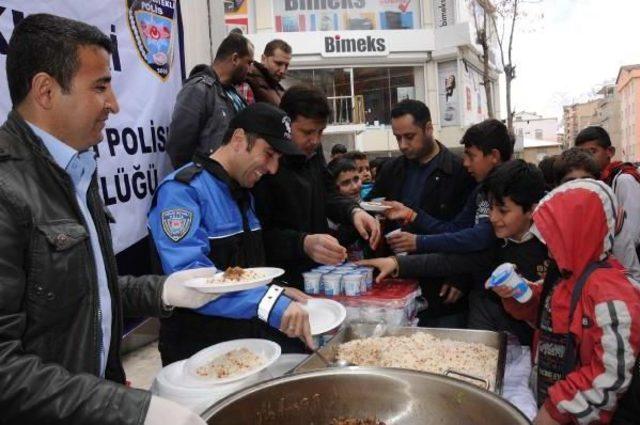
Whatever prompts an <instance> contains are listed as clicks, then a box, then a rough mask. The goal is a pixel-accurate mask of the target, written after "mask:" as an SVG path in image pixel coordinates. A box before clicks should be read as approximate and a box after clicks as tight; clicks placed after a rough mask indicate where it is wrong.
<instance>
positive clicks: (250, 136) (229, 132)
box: [220, 127, 261, 151]
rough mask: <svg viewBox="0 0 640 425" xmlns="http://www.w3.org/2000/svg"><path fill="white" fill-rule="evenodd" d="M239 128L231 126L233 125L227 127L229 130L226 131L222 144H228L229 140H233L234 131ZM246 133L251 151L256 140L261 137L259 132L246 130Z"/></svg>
mask: <svg viewBox="0 0 640 425" xmlns="http://www.w3.org/2000/svg"><path fill="white" fill-rule="evenodd" d="M238 128H240V127H238ZM238 128H231V127H229V128H227V131H225V132H224V136H223V137H222V142H220V146H226V145H228V144H229V142H231V139H232V138H233V133H235V131H236V130H237V129H238ZM244 135H245V136H247V151H250V150H251V149H253V146H254V145H255V144H256V140H258V139H259V138H260V137H261V136H260V135H259V134H256V133H251V132H249V131H245V132H244Z"/></svg>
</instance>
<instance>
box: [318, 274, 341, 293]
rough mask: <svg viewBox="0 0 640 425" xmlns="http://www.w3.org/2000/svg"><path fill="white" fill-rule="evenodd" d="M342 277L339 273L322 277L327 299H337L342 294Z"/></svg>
mask: <svg viewBox="0 0 640 425" xmlns="http://www.w3.org/2000/svg"><path fill="white" fill-rule="evenodd" d="M341 283H342V275H341V274H339V273H327V274H323V275H322V285H323V287H324V295H326V296H327V297H335V296H337V295H341V294H342V287H341Z"/></svg>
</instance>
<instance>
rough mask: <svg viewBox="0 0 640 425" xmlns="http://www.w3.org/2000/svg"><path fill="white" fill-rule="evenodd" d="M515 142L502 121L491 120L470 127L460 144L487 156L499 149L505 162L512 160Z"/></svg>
mask: <svg viewBox="0 0 640 425" xmlns="http://www.w3.org/2000/svg"><path fill="white" fill-rule="evenodd" d="M514 141H515V140H514V138H513V136H512V135H511V133H509V130H508V129H507V126H506V125H504V123H503V122H502V121H499V120H497V119H494V118H490V119H487V120H484V121H482V122H481V123H478V124H475V125H472V126H471V127H469V128H468V129H467V131H465V133H464V135H463V136H462V140H461V141H460V144H462V145H464V147H465V148H469V147H471V146H475V147H476V148H478V149H479V150H481V151H482V153H483V154H485V155H488V154H490V153H491V151H492V150H493V149H497V150H498V152H500V159H501V160H502V161H503V162H505V161H508V160H510V159H511V155H512V154H513V144H514Z"/></svg>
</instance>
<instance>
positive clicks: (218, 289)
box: [184, 267, 284, 294]
mask: <svg viewBox="0 0 640 425" xmlns="http://www.w3.org/2000/svg"><path fill="white" fill-rule="evenodd" d="M245 270H249V271H253V272H255V273H257V274H258V277H256V278H255V279H250V280H238V281H233V282H220V281H217V282H212V279H211V278H204V277H199V278H195V279H191V280H188V281H186V282H185V283H184V284H185V286H188V287H189V288H193V289H195V290H198V291H200V292H204V293H207V294H225V293H228V292H238V291H244V290H247V289H253V288H257V287H259V286H264V285H267V284H268V283H270V282H271V281H272V280H273V279H275V278H276V277H279V276H282V275H283V274H284V270H282V269H279V268H277V267H252V268H247V269H245ZM223 274H224V272H223V271H220V272H218V273H216V274H215V275H213V276H212V278H213V279H214V280H219V279H222V275H223Z"/></svg>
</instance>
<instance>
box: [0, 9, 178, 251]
mask: <svg viewBox="0 0 640 425" xmlns="http://www.w3.org/2000/svg"><path fill="white" fill-rule="evenodd" d="M32 13H50V14H54V15H59V16H64V17H67V18H71V19H76V20H79V21H83V22H86V23H89V24H91V25H95V26H96V27H98V28H100V29H101V30H102V31H103V32H104V33H105V34H107V35H108V36H109V37H111V40H112V41H113V43H114V46H115V47H114V54H113V56H112V61H111V73H112V78H113V80H112V84H113V89H114V92H115V94H116V96H117V98H118V103H119V105H120V113H118V114H117V115H112V116H111V117H110V118H109V120H108V121H107V125H106V128H105V131H104V139H103V140H102V142H100V143H99V144H98V145H97V146H95V147H94V150H95V152H96V155H97V157H96V159H97V161H98V186H99V188H100V193H101V195H102V198H103V200H104V203H105V205H106V206H107V207H108V208H109V210H110V211H111V213H112V214H113V215H114V217H115V219H116V223H115V224H114V225H112V228H111V230H112V231H113V245H114V250H115V252H116V253H118V252H120V251H122V250H124V249H126V248H127V247H129V246H131V245H133V244H134V243H136V242H138V241H140V240H141V239H143V238H144V237H145V236H146V235H147V227H146V221H147V217H146V216H147V211H148V210H149V206H150V203H151V199H152V196H153V194H154V192H155V191H156V189H157V187H158V184H159V183H160V181H161V180H162V178H163V177H164V176H165V175H166V174H167V173H168V172H169V171H170V169H171V166H170V162H169V160H168V157H167V155H166V154H165V143H166V140H167V134H168V131H169V123H170V120H171V112H172V110H173V104H174V102H175V98H176V95H177V93H178V90H180V87H181V85H182V78H183V70H182V61H181V55H182V53H181V51H180V50H181V48H180V46H181V43H180V40H179V29H178V21H179V18H178V4H177V1H176V0H117V1H116V0H112V1H107V2H87V1H84V0H65V1H56V2H52V1H51V0H29V1H28V2H25V1H24V0H0V116H1V117H2V119H1V120H0V121H4V117H6V115H7V113H8V112H9V110H10V109H11V101H10V99H9V89H8V87H7V78H6V75H5V72H6V65H5V64H6V53H7V43H8V42H9V38H10V37H11V33H12V32H13V29H14V28H15V26H16V25H17V24H18V23H19V22H20V21H21V20H22V19H23V18H24V17H25V16H27V15H29V14H32Z"/></svg>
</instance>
